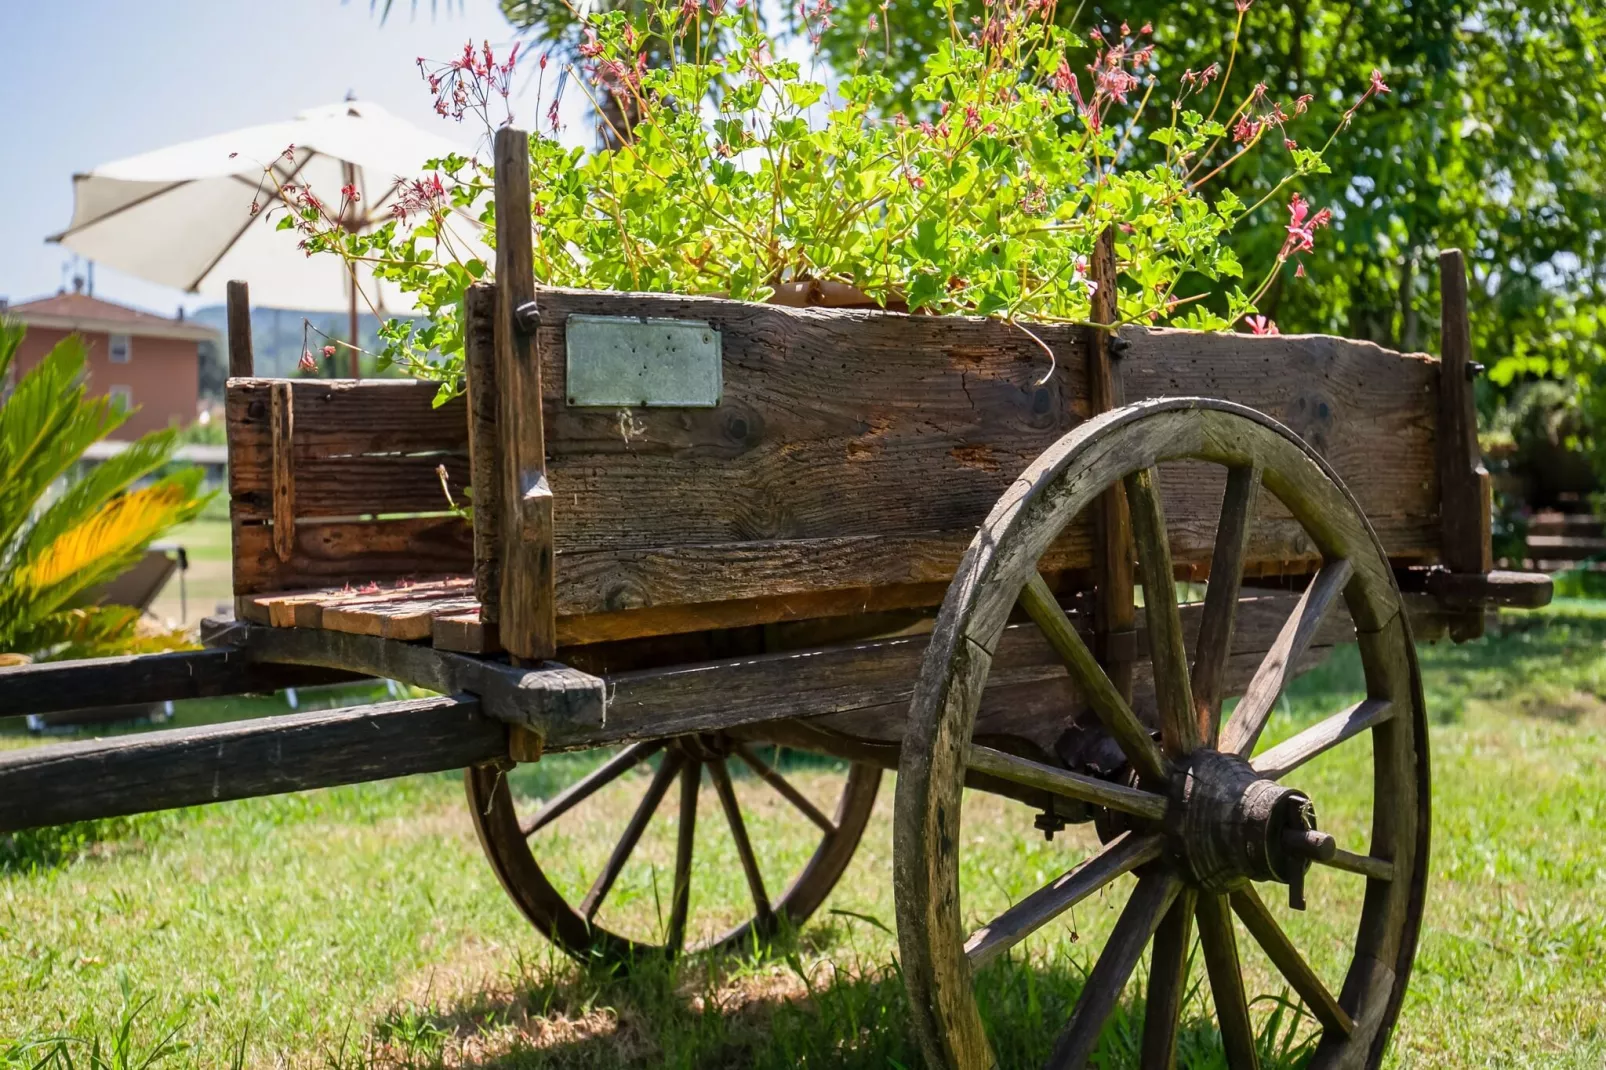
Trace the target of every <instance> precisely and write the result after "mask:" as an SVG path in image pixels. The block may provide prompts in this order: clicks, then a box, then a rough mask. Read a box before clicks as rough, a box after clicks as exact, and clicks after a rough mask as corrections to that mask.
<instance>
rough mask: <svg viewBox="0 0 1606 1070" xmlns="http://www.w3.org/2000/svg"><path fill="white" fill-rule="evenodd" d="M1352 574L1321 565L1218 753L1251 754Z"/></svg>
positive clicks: (1338, 564) (1340, 564)
mask: <svg viewBox="0 0 1606 1070" xmlns="http://www.w3.org/2000/svg"><path fill="white" fill-rule="evenodd" d="M1352 571H1353V569H1352V568H1351V567H1350V563H1349V562H1348V561H1347V560H1344V559H1339V560H1337V561H1329V562H1328V563H1327V564H1325V565H1323V566H1322V569H1321V571H1320V572H1318V573H1316V578H1315V579H1313V580H1311V583H1310V586H1309V587H1307V588H1305V593H1304V594H1303V595H1301V596H1300V599H1299V605H1298V606H1296V607H1295V608H1294V613H1293V616H1291V617H1289V618H1288V621H1287V622H1286V623H1285V624H1284V625H1283V630H1282V631H1281V632H1280V633H1278V636H1277V640H1276V642H1274V643H1272V645H1271V649H1270V650H1268V651H1267V652H1266V657H1265V658H1264V659H1263V660H1262V661H1261V663H1260V668H1258V669H1256V670H1255V677H1254V679H1253V680H1250V681H1249V690H1247V691H1245V692H1244V697H1243V698H1242V699H1241V700H1239V702H1238V707H1237V709H1236V710H1234V711H1233V714H1232V720H1231V721H1229V722H1228V724H1227V728H1226V731H1225V732H1223V733H1222V738H1221V749H1222V750H1223V751H1227V752H1229V753H1232V754H1238V755H1242V756H1244V757H1246V758H1247V757H1248V756H1249V755H1250V754H1251V753H1253V752H1254V749H1255V741H1256V740H1258V739H1259V738H1260V733H1261V732H1262V731H1263V730H1264V729H1265V727H1266V720H1267V718H1269V717H1270V716H1271V711H1272V707H1273V706H1275V705H1276V704H1277V698H1278V696H1279V695H1281V694H1282V693H1283V685H1284V684H1286V683H1287V682H1288V681H1289V680H1290V679H1292V678H1293V676H1294V674H1295V673H1297V672H1298V671H1299V661H1300V659H1301V658H1303V657H1304V656H1305V651H1306V649H1308V648H1309V647H1310V643H1311V640H1312V639H1314V638H1315V637H1316V631H1317V629H1318V628H1320V627H1321V623H1322V618H1323V617H1325V616H1326V615H1327V610H1328V609H1329V608H1330V607H1331V606H1332V604H1333V602H1334V601H1335V600H1336V599H1337V598H1338V596H1339V595H1340V594H1342V593H1343V591H1344V585H1345V584H1347V583H1349V578H1350V574H1351V572H1352Z"/></svg>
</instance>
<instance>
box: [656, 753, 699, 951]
mask: <svg viewBox="0 0 1606 1070" xmlns="http://www.w3.org/2000/svg"><path fill="white" fill-rule="evenodd" d="M702 783H703V767H702V763H700V762H687V763H686V767H685V768H684V769H682V770H681V771H680V827H679V828H678V829H676V830H675V832H676V834H675V886H674V890H673V892H672V893H671V896H670V901H669V931H668V933H667V934H665V937H664V946H665V948H667V949H668V951H669V953H670V954H671V955H678V954H680V951H681V949H682V948H684V947H685V946H686V918H687V916H688V915H689V914H690V913H691V863H692V851H693V848H694V847H695V846H696V842H697V792H698V789H700V788H701V787H702Z"/></svg>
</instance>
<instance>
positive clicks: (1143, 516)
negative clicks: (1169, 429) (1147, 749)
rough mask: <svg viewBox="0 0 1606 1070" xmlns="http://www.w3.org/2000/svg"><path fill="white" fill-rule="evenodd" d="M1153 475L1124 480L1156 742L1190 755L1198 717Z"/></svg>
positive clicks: (1141, 473) (1138, 474) (1195, 741)
mask: <svg viewBox="0 0 1606 1070" xmlns="http://www.w3.org/2000/svg"><path fill="white" fill-rule="evenodd" d="M1157 483H1158V479H1157V473H1156V472H1155V470H1154V469H1152V468H1148V469H1144V470H1142V471H1138V472H1134V473H1132V474H1131V475H1130V476H1127V477H1126V480H1125V485H1126V499H1127V507H1128V508H1129V509H1130V510H1131V513H1132V539H1133V542H1134V544H1135V545H1136V547H1137V553H1138V566H1139V569H1140V571H1141V574H1142V576H1143V605H1144V613H1143V619H1144V624H1145V627H1146V628H1147V629H1148V633H1149V661H1150V669H1151V671H1152V672H1153V674H1154V690H1155V697H1156V700H1157V702H1158V704H1159V708H1160V740H1161V743H1162V745H1163V746H1164V748H1165V752H1166V754H1167V755H1168V756H1170V757H1173V758H1178V757H1182V756H1183V755H1187V754H1192V753H1193V752H1194V750H1195V749H1197V748H1198V746H1199V719H1198V716H1197V714H1196V713H1195V711H1194V707H1193V691H1192V689H1191V687H1190V686H1189V683H1188V647H1187V641H1186V640H1184V639H1183V637H1182V619H1181V615H1180V613H1179V612H1178V609H1177V586H1176V579H1175V576H1174V574H1173V572H1172V564H1171V545H1170V542H1169V540H1168V539H1167V538H1166V522H1165V508H1164V507H1163V506H1162V505H1161V504H1160V494H1159V487H1158V486H1157Z"/></svg>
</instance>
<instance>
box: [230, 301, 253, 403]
mask: <svg viewBox="0 0 1606 1070" xmlns="http://www.w3.org/2000/svg"><path fill="white" fill-rule="evenodd" d="M227 307H228V325H229V326H228V334H229V378H230V379H245V378H249V377H250V376H251V375H253V374H255V372H254V371H253V370H252V369H253V366H254V364H255V360H254V357H253V355H252V352H251V291H250V289H249V288H248V287H247V286H246V284H245V283H244V282H241V281H240V280H239V279H231V280H230V281H229V285H228V297H227Z"/></svg>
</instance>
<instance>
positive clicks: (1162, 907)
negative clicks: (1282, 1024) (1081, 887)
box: [1048, 873, 1237, 1070]
mask: <svg viewBox="0 0 1606 1070" xmlns="http://www.w3.org/2000/svg"><path fill="white" fill-rule="evenodd" d="M1181 890H1182V883H1181V882H1180V881H1178V880H1177V879H1176V878H1175V877H1173V876H1172V875H1170V874H1169V873H1164V874H1161V873H1154V874H1150V875H1148V876H1145V877H1143V878H1141V879H1140V880H1139V881H1138V886H1137V889H1136V890H1135V891H1133V893H1132V897H1131V898H1130V899H1128V900H1127V902H1126V906H1125V907H1124V908H1123V909H1122V911H1121V916H1120V918H1119V919H1117V920H1116V923H1115V928H1114V930H1113V931H1112V932H1111V933H1110V938H1109V940H1108V941H1106V943H1105V945H1104V950H1102V951H1101V952H1099V960H1098V962H1096V963H1094V965H1093V969H1092V971H1091V972H1089V973H1088V975H1087V984H1086V985H1084V986H1083V988H1082V994H1081V995H1080V996H1078V997H1077V1000H1076V1009H1075V1010H1074V1011H1073V1012H1072V1013H1071V1020H1070V1022H1069V1024H1067V1025H1066V1026H1065V1030H1064V1032H1062V1033H1061V1034H1060V1036H1059V1039H1058V1040H1057V1041H1056V1042H1055V1044H1054V1051H1053V1053H1052V1054H1050V1056H1049V1059H1048V1068H1049V1070H1082V1068H1083V1067H1084V1066H1086V1065H1087V1061H1088V1059H1089V1058H1090V1057H1091V1056H1092V1055H1093V1050H1094V1049H1095V1048H1096V1047H1097V1046H1098V1042H1099V1034H1100V1033H1102V1032H1103V1030H1104V1023H1105V1022H1106V1021H1107V1020H1108V1019H1109V1017H1110V1011H1112V1010H1113V1009H1114V1008H1115V1003H1116V1001H1117V1000H1119V999H1120V998H1121V992H1122V990H1123V989H1124V988H1126V982H1127V979H1128V978H1130V977H1131V976H1132V970H1133V969H1134V968H1135V967H1136V966H1137V964H1138V959H1140V958H1142V957H1143V949H1144V948H1145V947H1147V946H1148V943H1149V938H1150V937H1151V936H1153V935H1154V931H1155V929H1157V928H1158V927H1159V925H1160V919H1161V918H1163V917H1164V916H1165V913H1166V911H1167V910H1168V909H1170V907H1171V904H1172V902H1173V901H1175V899H1176V898H1177V895H1178V893H1179V892H1180V891H1181ZM1234 1070H1237V1068H1236V1067H1234Z"/></svg>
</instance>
